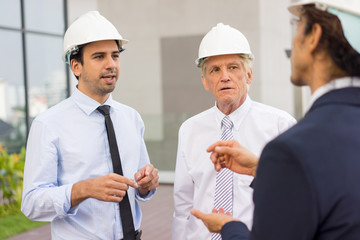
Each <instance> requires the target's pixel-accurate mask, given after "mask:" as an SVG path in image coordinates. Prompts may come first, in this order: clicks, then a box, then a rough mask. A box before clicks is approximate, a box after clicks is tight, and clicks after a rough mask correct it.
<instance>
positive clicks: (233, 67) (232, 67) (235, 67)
mask: <svg viewBox="0 0 360 240" xmlns="http://www.w3.org/2000/svg"><path fill="white" fill-rule="evenodd" d="M237 68H238V66H231V67H230V69H237Z"/></svg>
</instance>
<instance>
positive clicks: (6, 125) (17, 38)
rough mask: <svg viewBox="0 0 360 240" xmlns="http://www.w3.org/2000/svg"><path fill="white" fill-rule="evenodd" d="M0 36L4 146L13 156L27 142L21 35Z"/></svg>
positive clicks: (0, 107) (2, 33)
mask: <svg viewBox="0 0 360 240" xmlns="http://www.w3.org/2000/svg"><path fill="white" fill-rule="evenodd" d="M0 36H2V37H1V38H0V52H1V54H2V57H1V58H0V144H1V145H3V146H4V147H6V148H7V149H8V151H9V152H10V153H13V152H19V151H20V149H21V147H23V146H25V138H26V124H25V97H24V95H25V90H24V83H23V82H24V77H23V61H22V45H21V33H20V32H14V31H6V30H0Z"/></svg>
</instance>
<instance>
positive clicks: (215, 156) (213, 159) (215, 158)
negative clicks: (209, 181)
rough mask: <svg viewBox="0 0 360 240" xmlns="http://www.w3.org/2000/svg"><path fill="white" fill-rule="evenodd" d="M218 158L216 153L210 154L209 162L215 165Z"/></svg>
mask: <svg viewBox="0 0 360 240" xmlns="http://www.w3.org/2000/svg"><path fill="white" fill-rule="evenodd" d="M218 158H219V154H218V153H217V152H212V153H211V154H210V159H211V161H212V162H213V163H214V164H215V163H216V162H217V160H218Z"/></svg>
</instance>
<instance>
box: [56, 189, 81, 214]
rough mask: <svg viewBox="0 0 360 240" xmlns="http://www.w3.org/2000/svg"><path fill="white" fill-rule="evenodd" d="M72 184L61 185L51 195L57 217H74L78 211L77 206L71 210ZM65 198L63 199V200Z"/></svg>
mask: <svg viewBox="0 0 360 240" xmlns="http://www.w3.org/2000/svg"><path fill="white" fill-rule="evenodd" d="M72 187H73V184H67V185H63V186H61V187H58V188H57V190H58V191H56V192H55V194H54V195H53V202H54V206H55V211H56V213H57V215H58V216H60V217H66V216H71V215H75V214H76V213H77V211H78V209H79V205H77V206H75V207H72V208H71V190H72ZM64 197H65V198H64Z"/></svg>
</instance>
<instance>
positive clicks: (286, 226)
mask: <svg viewBox="0 0 360 240" xmlns="http://www.w3.org/2000/svg"><path fill="white" fill-rule="evenodd" d="M254 203H255V212H254V225H253V229H252V232H251V233H249V231H248V230H247V228H246V226H245V225H244V224H243V223H240V222H231V223H228V224H226V225H225V226H224V227H223V229H222V232H221V233H222V236H223V239H224V240H228V239H252V240H300V239H301V240H310V239H316V240H320V239H321V240H334V239H337V240H350V239H351V240H359V239H360V88H344V89H339V90H333V91H331V92H329V93H326V94H325V95H323V96H321V97H320V98H319V99H317V100H316V101H315V103H314V104H313V106H312V108H311V109H310V110H309V112H308V113H307V114H306V115H305V117H304V119H303V120H301V121H300V122H299V123H298V124H296V125H295V126H294V127H293V128H291V129H289V130H288V131H287V132H285V133H283V134H282V135H280V136H279V137H277V138H276V139H274V140H273V141H272V142H270V143H269V144H268V145H267V146H266V147H265V148H264V151H263V153H262V154H261V157H260V161H259V166H258V171H257V178H256V183H255V186H254Z"/></svg>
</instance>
